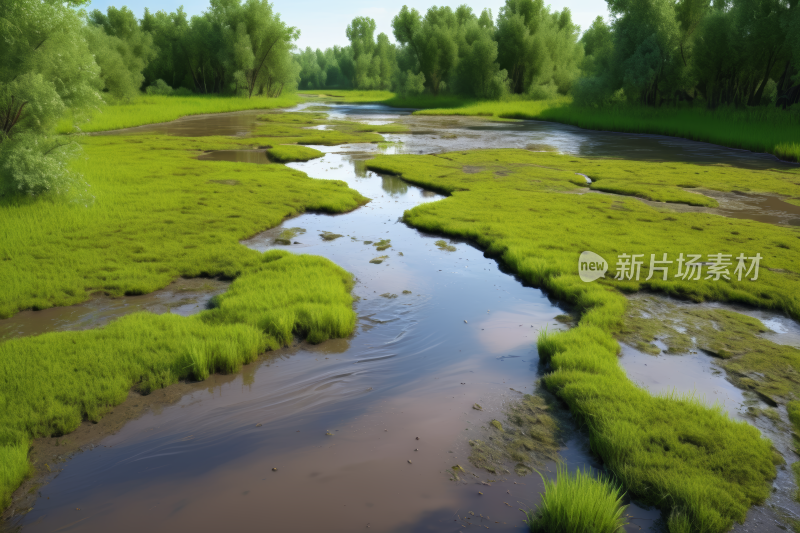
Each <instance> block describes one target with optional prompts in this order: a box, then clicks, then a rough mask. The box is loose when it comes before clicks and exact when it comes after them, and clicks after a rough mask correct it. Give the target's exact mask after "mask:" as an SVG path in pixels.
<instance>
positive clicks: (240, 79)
mask: <svg viewBox="0 0 800 533" xmlns="http://www.w3.org/2000/svg"><path fill="white" fill-rule="evenodd" d="M140 28H141V31H143V32H144V33H148V34H150V35H151V36H152V42H153V44H154V46H155V47H157V48H158V55H157V57H155V58H154V59H153V60H152V62H151V63H150V64H149V65H148V66H147V68H145V70H144V76H145V79H146V80H147V82H148V84H150V85H151V86H152V85H153V84H154V83H156V81H157V80H164V81H165V82H166V83H167V84H169V85H171V86H172V87H186V88H189V89H191V90H193V91H195V92H199V93H204V94H207V93H226V94H242V95H245V96H248V97H252V96H253V95H257V94H263V95H266V96H278V95H280V93H281V92H282V91H283V90H286V89H292V88H294V87H296V86H297V84H298V83H299V82H300V71H301V67H300V66H299V65H298V64H297V63H296V62H295V61H294V60H293V56H292V53H293V51H294V42H295V41H296V40H297V38H298V37H299V35H300V31H299V30H298V29H297V28H294V27H291V26H288V25H286V23H285V22H283V21H282V20H281V18H280V15H279V14H278V13H276V12H275V10H274V7H273V5H272V4H271V3H270V2H268V1H267V0H245V1H244V2H242V0H211V2H210V6H209V8H208V10H206V11H205V12H204V13H203V14H201V15H196V16H193V17H192V18H191V19H187V16H186V13H185V12H184V11H183V9H182V8H179V9H178V10H177V11H175V12H173V13H166V12H164V11H158V12H156V13H151V12H150V11H148V10H145V14H144V17H143V18H142V20H141V22H140Z"/></svg>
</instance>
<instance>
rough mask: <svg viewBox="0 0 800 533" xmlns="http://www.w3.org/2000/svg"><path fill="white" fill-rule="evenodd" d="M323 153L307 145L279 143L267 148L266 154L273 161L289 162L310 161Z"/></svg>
mask: <svg viewBox="0 0 800 533" xmlns="http://www.w3.org/2000/svg"><path fill="white" fill-rule="evenodd" d="M323 155H325V154H324V153H323V152H320V151H319V150H315V149H313V148H309V147H307V146H296V145H291V144H290V145H281V146H276V147H274V148H268V149H267V156H268V157H269V160H270V161H273V162H275V163H291V162H293V161H310V160H311V159H316V158H317V157H322V156H323Z"/></svg>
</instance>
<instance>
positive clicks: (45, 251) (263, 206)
mask: <svg viewBox="0 0 800 533" xmlns="http://www.w3.org/2000/svg"><path fill="white" fill-rule="evenodd" d="M145 100H146V101H147V102H150V101H151V100H152V101H153V102H155V104H153V105H154V108H153V114H152V116H151V117H150V118H148V119H147V120H148V121H152V122H155V121H157V120H164V119H165V118H164V117H165V116H167V115H169V113H171V112H172V111H173V110H165V109H163V108H164V107H172V106H174V105H175V99H173V98H172V97H170V98H169V99H167V98H165V97H161V98H156V99H153V98H151V97H148V98H146V99H145ZM190 100H191V101H192V102H194V101H195V100H192V99H190ZM199 101H202V102H207V101H211V100H204V99H199ZM213 101H214V102H217V103H218V104H219V105H220V106H223V107H222V108H213V107H212V108H208V107H204V108H202V112H209V111H222V110H225V111H227V110H231V109H228V108H227V107H225V106H233V108H234V109H236V108H241V106H240V100H239V99H227V100H226V99H215V100H213ZM159 102H160V103H159ZM270 103H275V100H271V101H270ZM178 107H179V106H178ZM114 109H116V110H117V111H119V109H117V108H115V107H109V108H107V110H114ZM179 113H182V114H185V113H184V112H183V111H179ZM151 118H152V120H150V119H151ZM169 118H173V117H172V115H169ZM262 118H263V120H261V121H259V125H258V126H257V127H256V128H255V131H254V132H253V134H252V135H251V136H250V137H244V138H240V137H237V138H229V137H214V136H208V137H196V138H193V137H175V136H167V135H152V134H136V135H106V136H88V137H86V136H84V137H80V138H79V139H80V143H81V145H82V147H83V153H82V155H81V157H80V158H79V159H77V160H76V161H74V164H73V167H72V169H73V170H74V171H76V172H78V173H80V174H81V175H82V176H83V179H84V180H85V185H86V186H85V190H77V191H74V193H73V194H72V195H71V196H70V197H42V198H36V199H32V198H19V197H17V198H2V199H0V235H2V236H3V239H2V241H1V242H0V277H2V279H3V283H2V284H0V317H8V316H11V315H13V314H14V313H16V312H18V311H20V310H23V309H43V308H47V307H51V306H63V305H70V304H74V303H78V302H81V301H84V300H86V299H87V298H89V297H90V296H91V295H92V294H97V293H103V294H106V295H108V296H111V297H116V296H121V295H134V294H144V293H148V292H152V291H154V290H156V289H159V288H162V287H165V286H166V285H167V284H169V283H170V282H171V281H172V280H174V279H175V278H177V277H181V276H182V277H198V276H222V277H226V278H234V279H235V280H234V282H233V284H232V285H231V287H230V288H229V290H228V291H227V292H226V293H225V294H222V295H220V296H217V297H215V298H213V299H212V302H211V304H212V305H211V307H212V309H209V310H207V311H204V312H202V313H200V314H199V315H196V316H193V317H191V318H184V317H180V316H174V315H170V314H166V315H154V314H151V313H136V314H132V315H129V316H126V317H124V318H121V319H119V320H116V321H114V322H112V323H110V324H109V325H107V326H105V327H102V328H98V329H95V330H89V331H81V332H58V333H48V334H45V335H40V336H36V337H27V338H21V339H14V340H8V341H5V342H3V343H0V508H4V507H5V506H6V505H8V503H9V501H10V496H11V493H12V491H13V490H14V489H15V488H16V487H17V486H18V485H19V483H20V482H21V481H22V480H23V479H24V478H25V476H27V475H29V473H30V471H31V469H30V465H29V463H28V448H29V444H30V440H31V439H32V438H36V437H42V436H52V435H62V434H66V433H69V432H70V431H72V430H73V429H74V428H75V427H77V425H78V424H79V423H80V422H81V421H82V420H86V419H88V420H97V419H99V418H100V417H102V416H103V414H104V413H105V412H107V411H108V409H110V408H111V407H113V406H114V405H116V404H118V403H120V402H121V401H122V400H123V399H124V398H125V397H126V395H127V393H128V391H129V390H130V389H131V387H136V388H138V390H140V391H141V392H143V393H147V392H149V391H152V390H154V389H156V388H160V387H165V386H167V385H170V384H171V383H174V382H176V381H177V380H181V379H195V380H203V379H205V378H206V377H207V376H208V375H209V373H213V372H233V371H235V370H237V369H238V368H239V366H240V365H241V364H243V363H247V362H250V361H252V360H253V359H254V358H255V357H257V356H258V354H260V353H262V352H263V351H264V350H267V349H274V348H277V347H279V346H282V345H286V344H288V343H290V342H291V340H292V338H293V337H294V336H297V337H300V338H305V339H307V340H308V341H310V342H321V341H323V340H325V339H327V338H330V337H345V336H348V335H350V334H351V333H352V331H353V328H354V325H355V313H354V311H353V309H352V298H351V295H350V289H351V286H352V277H351V275H350V274H349V273H347V272H345V271H343V270H342V269H341V268H339V267H337V266H336V265H334V264H333V263H331V262H330V261H328V260H326V259H322V258H319V257H313V256H295V255H292V254H289V253H288V252H283V251H273V252H268V253H266V254H261V253H259V252H256V251H254V250H250V249H248V248H246V247H245V246H242V245H241V244H239V241H240V240H241V239H244V238H247V237H250V236H252V235H254V234H256V233H258V232H260V231H263V230H265V229H268V228H270V227H273V226H275V225H277V224H279V223H280V222H282V221H283V220H284V219H285V218H287V217H291V216H293V215H296V214H298V213H302V212H304V211H307V210H315V211H321V212H328V213H341V212H345V211H349V210H352V209H354V208H356V207H358V206H360V205H363V204H364V203H366V202H367V201H368V200H367V199H366V198H364V197H363V196H361V195H360V194H359V193H358V192H356V191H355V190H352V189H350V188H348V187H347V185H346V184H345V183H343V182H339V181H333V180H316V179H311V178H309V177H308V176H306V175H305V174H303V173H302V172H298V171H295V170H292V169H290V168H288V167H286V166H284V165H279V164H267V165H253V164H248V163H230V162H222V161H203V160H198V159H197V156H199V155H201V154H202V153H204V152H207V151H210V150H235V149H253V148H259V147H264V146H278V147H281V149H284V150H285V151H287V152H292V153H297V152H299V151H300V150H302V151H303V152H305V153H312V152H314V153H313V154H312V155H316V151H315V150H312V149H310V148H305V147H300V146H296V145H297V144H320V145H335V144H340V143H346V142H379V141H381V140H382V137H381V136H380V135H378V134H376V133H375V131H376V129H379V128H380V127H369V126H364V125H361V124H355V123H341V124H334V125H333V127H331V128H326V129H324V130H320V129H309V127H310V126H315V125H319V124H322V123H326V122H327V123H329V121H327V120H326V117H325V116H324V115H311V116H303V115H300V114H293V113H273V114H270V115H265V116H264V117H262ZM139 123H142V122H139ZM102 124H104V125H102V127H101V126H98V129H105V128H106V127H107V126H108V125H109V124H108V123H102ZM122 125H133V124H129V123H124V124H123V123H115V124H114V126H115V127H119V126H122ZM389 128H390V129H391V125H390V126H389ZM281 145H290V146H286V147H282V146H281Z"/></svg>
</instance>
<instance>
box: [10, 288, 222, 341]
mask: <svg viewBox="0 0 800 533" xmlns="http://www.w3.org/2000/svg"><path fill="white" fill-rule="evenodd" d="M228 285H230V282H229V281H223V280H219V279H213V278H194V279H177V280H175V281H173V282H172V283H171V284H169V285H168V286H167V287H165V288H163V289H161V290H158V291H155V292H151V293H150V294H143V295H139V296H125V297H123V298H108V297H106V296H96V297H94V298H91V299H90V300H87V301H85V302H83V303H80V304H77V305H71V306H69V307H51V308H49V309H43V310H41V311H22V312H19V313H17V314H16V315H14V316H12V317H11V318H5V319H1V320H0V340H4V339H10V338H14V337H24V336H28V335H39V334H41V333H47V332H50V331H66V330H82V329H91V328H96V327H99V326H102V325H104V324H107V323H109V322H110V321H112V320H114V319H115V318H119V317H121V316H124V315H127V314H130V313H135V312H137V311H150V312H152V313H156V314H161V313H174V314H178V315H181V316H189V315H192V314H195V313H198V312H200V311H202V310H203V309H205V307H206V304H207V303H208V301H209V300H210V299H211V298H212V297H213V296H215V295H217V294H221V293H223V292H225V290H226V289H227V288H228Z"/></svg>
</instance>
